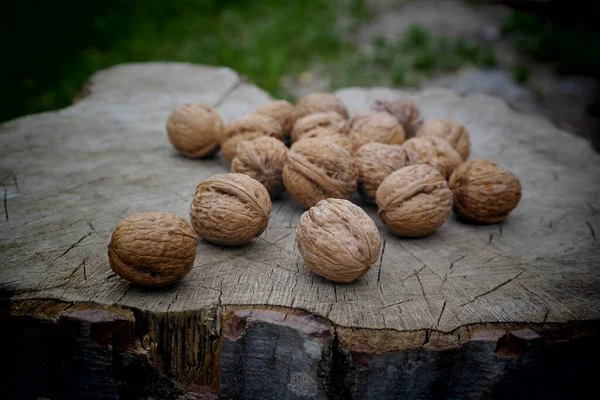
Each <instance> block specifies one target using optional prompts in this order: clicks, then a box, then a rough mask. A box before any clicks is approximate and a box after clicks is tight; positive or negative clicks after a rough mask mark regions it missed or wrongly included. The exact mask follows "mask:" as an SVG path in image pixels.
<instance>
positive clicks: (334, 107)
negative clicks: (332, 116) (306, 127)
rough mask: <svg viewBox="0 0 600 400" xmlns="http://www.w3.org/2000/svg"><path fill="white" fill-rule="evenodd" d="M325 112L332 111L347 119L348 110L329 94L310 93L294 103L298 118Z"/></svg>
mask: <svg viewBox="0 0 600 400" xmlns="http://www.w3.org/2000/svg"><path fill="white" fill-rule="evenodd" d="M327 111H333V112H336V113H338V114H340V115H341V116H342V117H344V118H348V109H347V108H346V106H345V105H344V103H343V102H342V101H341V100H340V99H338V98H337V97H335V96H334V95H332V94H330V93H312V94H309V95H306V96H304V97H303V98H301V99H300V100H299V101H298V103H296V112H297V113H298V118H302V117H304V116H305V115H308V114H313V113H319V112H327Z"/></svg>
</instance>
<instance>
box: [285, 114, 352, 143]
mask: <svg viewBox="0 0 600 400" xmlns="http://www.w3.org/2000/svg"><path fill="white" fill-rule="evenodd" d="M316 128H334V129H335V130H336V131H338V132H340V133H347V132H348V125H347V121H346V120H345V119H344V117H342V116H341V115H340V114H338V113H336V112H333V111H330V112H320V113H314V114H308V115H306V116H304V117H302V118H298V120H296V123H295V124H294V127H293V128H292V142H297V141H298V140H300V138H301V137H302V136H304V135H305V134H307V133H308V132H310V131H312V130H313V129H316Z"/></svg>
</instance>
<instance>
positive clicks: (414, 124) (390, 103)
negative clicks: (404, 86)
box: [373, 97, 423, 138]
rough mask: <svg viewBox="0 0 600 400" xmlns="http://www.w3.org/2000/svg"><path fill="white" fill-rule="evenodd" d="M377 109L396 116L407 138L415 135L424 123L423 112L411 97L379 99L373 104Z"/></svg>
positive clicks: (374, 108)
mask: <svg viewBox="0 0 600 400" xmlns="http://www.w3.org/2000/svg"><path fill="white" fill-rule="evenodd" d="M373 110H375V111H385V112H387V113H389V114H391V115H392V116H394V117H395V118H396V119H397V120H398V122H399V123H400V124H401V125H402V127H403V128H404V132H405V133H406V137H407V138H412V137H415V134H416V133H417V131H418V129H419V127H420V126H421V124H422V123H423V117H422V116H421V112H420V111H419V109H418V108H417V106H416V105H415V103H414V102H413V101H412V100H411V99H409V98H406V97H405V98H400V99H396V100H377V101H375V105H374V106H373Z"/></svg>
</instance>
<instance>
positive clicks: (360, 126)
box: [348, 111, 404, 145]
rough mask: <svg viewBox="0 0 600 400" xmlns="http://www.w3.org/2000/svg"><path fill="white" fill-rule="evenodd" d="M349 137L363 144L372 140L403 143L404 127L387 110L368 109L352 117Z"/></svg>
mask: <svg viewBox="0 0 600 400" xmlns="http://www.w3.org/2000/svg"><path fill="white" fill-rule="evenodd" d="M348 137H350V138H351V139H354V140H356V141H358V142H359V143H360V144H361V145H363V144H367V143H370V142H379V143H385V144H402V142H404V128H402V125H400V123H398V121H397V120H396V118H394V117H392V116H391V115H390V114H388V113H386V112H378V111H367V112H363V113H361V114H358V115H357V116H355V117H353V118H352V120H351V121H350V133H349V134H348Z"/></svg>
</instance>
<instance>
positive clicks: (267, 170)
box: [231, 136, 288, 198]
mask: <svg viewBox="0 0 600 400" xmlns="http://www.w3.org/2000/svg"><path fill="white" fill-rule="evenodd" d="M287 153H288V148H287V147H286V145H285V144H283V143H282V142H281V141H280V140H277V139H275V138H272V137H269V136H260V137H258V138H256V139H254V140H251V141H243V142H241V143H240V144H239V145H238V148H237V154H236V155H235V158H234V159H233V161H232V162H231V172H237V173H241V174H246V175H248V176H249V177H251V178H254V179H256V180H257V181H259V182H260V183H262V184H263V185H264V187H265V188H266V189H267V191H268V192H269V195H270V196H271V198H273V197H276V196H278V195H280V194H281V193H283V191H284V189H285V188H284V187H283V181H282V180H281V170H282V169H283V164H284V163H285V159H286V156H287Z"/></svg>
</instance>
